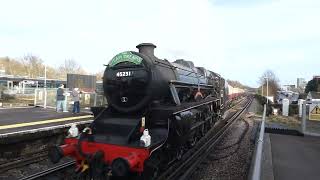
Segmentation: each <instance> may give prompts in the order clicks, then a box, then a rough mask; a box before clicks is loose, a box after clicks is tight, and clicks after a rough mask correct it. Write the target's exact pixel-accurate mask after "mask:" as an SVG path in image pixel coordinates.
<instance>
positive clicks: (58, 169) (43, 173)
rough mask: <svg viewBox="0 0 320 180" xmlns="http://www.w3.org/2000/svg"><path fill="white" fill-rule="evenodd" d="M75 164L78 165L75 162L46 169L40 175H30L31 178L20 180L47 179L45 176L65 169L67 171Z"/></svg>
mask: <svg viewBox="0 0 320 180" xmlns="http://www.w3.org/2000/svg"><path fill="white" fill-rule="evenodd" d="M75 163H76V162H75V161H68V162H66V163H63V164H60V165H58V166H55V167H52V168H49V169H46V170H44V171H41V172H39V173H35V174H32V175H30V176H27V177H24V178H21V179H20V180H33V179H37V178H41V177H45V176H48V175H50V174H53V173H56V172H58V171H61V170H63V169H66V168H68V167H71V166H73V165H75Z"/></svg>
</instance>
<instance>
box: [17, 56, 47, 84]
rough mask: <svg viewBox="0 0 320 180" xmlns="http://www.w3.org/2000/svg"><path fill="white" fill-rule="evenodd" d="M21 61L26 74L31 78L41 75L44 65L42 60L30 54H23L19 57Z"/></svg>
mask: <svg viewBox="0 0 320 180" xmlns="http://www.w3.org/2000/svg"><path fill="white" fill-rule="evenodd" d="M20 61H21V63H22V65H23V67H24V70H25V72H26V73H27V74H26V75H27V76H29V77H31V78H37V77H40V76H43V74H44V65H43V60H42V59H40V58H39V57H37V56H34V55H32V54H28V55H25V56H23V57H22V58H21V60H20Z"/></svg>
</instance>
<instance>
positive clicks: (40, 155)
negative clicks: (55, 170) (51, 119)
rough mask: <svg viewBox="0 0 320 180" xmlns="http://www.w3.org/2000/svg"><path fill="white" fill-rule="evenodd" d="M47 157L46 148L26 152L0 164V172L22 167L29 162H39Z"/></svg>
mask: <svg viewBox="0 0 320 180" xmlns="http://www.w3.org/2000/svg"><path fill="white" fill-rule="evenodd" d="M47 157H48V150H41V151H39V152H34V153H32V154H27V155H25V156H24V157H20V158H18V159H14V160H11V161H10V162H5V163H3V164H0V173H3V172H6V171H8V170H10V169H15V168H19V167H23V166H26V165H29V164H33V163H36V162H40V161H42V160H44V159H47Z"/></svg>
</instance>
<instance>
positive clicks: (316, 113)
mask: <svg viewBox="0 0 320 180" xmlns="http://www.w3.org/2000/svg"><path fill="white" fill-rule="evenodd" d="M309 120H313V121H320V104H310V111H309Z"/></svg>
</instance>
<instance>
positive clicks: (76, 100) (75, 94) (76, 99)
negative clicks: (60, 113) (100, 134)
mask: <svg viewBox="0 0 320 180" xmlns="http://www.w3.org/2000/svg"><path fill="white" fill-rule="evenodd" d="M71 97H72V101H73V110H72V113H73V114H75V113H80V95H79V88H74V89H73V91H72V93H71Z"/></svg>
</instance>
